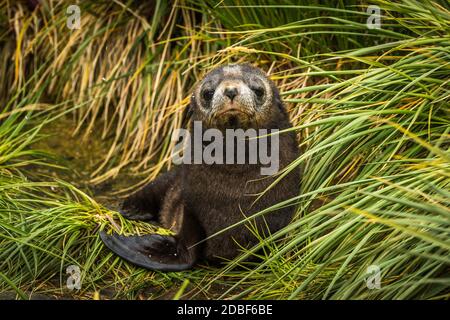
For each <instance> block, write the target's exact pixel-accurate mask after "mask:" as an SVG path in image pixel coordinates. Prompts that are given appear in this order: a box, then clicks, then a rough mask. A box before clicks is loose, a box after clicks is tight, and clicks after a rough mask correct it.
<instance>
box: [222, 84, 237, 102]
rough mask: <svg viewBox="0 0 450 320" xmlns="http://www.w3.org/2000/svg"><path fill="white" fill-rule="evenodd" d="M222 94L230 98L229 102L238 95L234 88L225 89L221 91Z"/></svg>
mask: <svg viewBox="0 0 450 320" xmlns="http://www.w3.org/2000/svg"><path fill="white" fill-rule="evenodd" d="M223 94H224V95H226V96H227V97H228V98H230V100H231V101H233V99H234V97H236V96H237V94H238V90H237V88H235V87H227V88H225V90H224V91H223Z"/></svg>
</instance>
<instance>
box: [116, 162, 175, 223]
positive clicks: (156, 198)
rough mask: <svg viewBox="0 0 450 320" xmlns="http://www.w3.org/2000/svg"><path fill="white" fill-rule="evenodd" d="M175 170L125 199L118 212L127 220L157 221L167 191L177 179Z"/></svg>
mask: <svg viewBox="0 0 450 320" xmlns="http://www.w3.org/2000/svg"><path fill="white" fill-rule="evenodd" d="M177 172H178V170H177V169H173V170H171V171H168V172H166V173H164V174H161V175H159V176H158V177H157V178H156V179H155V180H153V181H152V182H150V183H149V184H148V185H146V186H145V187H144V188H143V189H142V190H140V191H138V192H136V193H134V194H132V195H131V196H129V197H128V198H126V199H125V200H124V201H123V202H122V204H121V205H120V209H119V212H120V214H122V216H124V217H125V218H127V219H130V220H140V221H157V220H158V219H159V217H158V215H159V212H160V210H161V206H162V202H163V200H164V198H165V196H166V192H167V190H168V189H169V188H170V186H172V185H173V184H174V183H175V181H176V179H177V174H178V173H177Z"/></svg>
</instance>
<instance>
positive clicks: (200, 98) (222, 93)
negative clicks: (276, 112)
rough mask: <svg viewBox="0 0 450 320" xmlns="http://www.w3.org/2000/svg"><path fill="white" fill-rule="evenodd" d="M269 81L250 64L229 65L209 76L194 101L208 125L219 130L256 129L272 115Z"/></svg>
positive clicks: (217, 69)
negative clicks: (264, 119) (263, 119)
mask: <svg viewBox="0 0 450 320" xmlns="http://www.w3.org/2000/svg"><path fill="white" fill-rule="evenodd" d="M273 94H274V92H273V88H272V85H271V83H270V80H269V79H268V78H267V77H266V75H265V74H264V73H263V72H262V71H261V70H259V69H257V68H254V67H252V66H250V65H226V66H222V67H219V68H216V69H214V70H213V71H211V72H210V73H208V74H207V75H206V76H205V78H204V79H203V81H202V82H201V83H200V84H199V85H198V86H197V88H196V90H195V92H194V94H193V98H194V99H195V102H196V103H195V105H196V109H197V110H196V111H197V112H199V113H201V118H202V119H203V120H206V122H207V123H206V124H207V125H209V126H212V127H217V128H246V127H255V126H257V125H258V123H259V122H260V121H261V119H262V117H263V116H264V114H267V113H269V112H270V108H271V106H272V100H273Z"/></svg>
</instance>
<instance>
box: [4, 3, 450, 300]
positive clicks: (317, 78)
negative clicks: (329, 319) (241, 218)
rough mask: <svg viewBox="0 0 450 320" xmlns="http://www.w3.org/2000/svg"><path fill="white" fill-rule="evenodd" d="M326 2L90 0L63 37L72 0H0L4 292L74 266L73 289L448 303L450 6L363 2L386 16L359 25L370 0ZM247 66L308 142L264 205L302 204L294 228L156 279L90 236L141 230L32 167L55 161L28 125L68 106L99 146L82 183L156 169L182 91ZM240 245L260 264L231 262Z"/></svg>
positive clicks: (56, 286)
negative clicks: (215, 71)
mask: <svg viewBox="0 0 450 320" xmlns="http://www.w3.org/2000/svg"><path fill="white" fill-rule="evenodd" d="M321 3H322V2H321ZM321 3H319V1H317V3H316V2H311V3H310V4H309V5H303V6H301V5H297V4H296V3H295V2H292V3H291V2H290V1H286V2H283V4H281V5H280V4H279V3H278V2H275V1H265V2H264V4H261V3H259V4H258V5H256V2H255V3H254V4H253V2H246V5H243V4H242V3H241V2H238V1H222V2H220V3H219V4H217V3H216V2H213V1H206V2H204V3H202V4H197V3H196V2H194V1H174V2H173V3H172V4H171V5H168V4H166V2H164V1H161V2H159V1H156V2H154V3H153V4H140V3H139V2H137V1H130V2H121V1H113V2H109V1H108V2H106V1H105V2H102V1H100V2H97V1H95V2H94V1H84V2H83V3H82V4H80V6H81V11H82V20H81V21H82V27H81V29H79V30H73V31H69V30H68V29H67V27H66V25H65V23H66V20H65V8H66V6H67V2H66V1H50V2H48V5H47V6H43V7H40V8H38V9H37V10H35V11H34V12H30V11H29V10H28V9H27V8H26V7H25V6H24V5H23V4H21V3H20V2H19V3H14V4H12V3H11V2H9V1H4V0H3V1H0V24H1V26H2V30H5V32H4V33H3V34H2V35H0V51H1V56H0V57H1V59H2V61H3V62H4V63H3V62H2V65H3V66H5V67H4V68H2V69H1V71H0V102H1V103H2V106H4V107H3V108H2V110H1V113H0V137H1V140H0V172H1V183H0V203H1V205H0V230H1V232H0V242H1V243H0V245H1V247H2V248H5V249H4V250H2V251H1V253H0V276H1V278H2V279H3V280H4V282H3V283H2V285H1V286H0V291H8V290H14V291H15V292H16V293H17V297H20V298H27V297H29V295H30V293H33V292H52V293H55V292H58V294H65V293H67V290H66V289H64V288H65V287H64V281H65V279H66V275H65V273H64V271H65V268H66V267H67V265H69V264H72V263H73V264H77V265H80V266H81V269H82V272H83V288H82V290H81V291H80V292H77V295H78V296H79V297H83V298H90V297H93V294H92V293H93V292H96V291H101V293H102V296H105V295H106V296H108V295H107V294H106V293H105V292H108V290H111V291H112V293H110V294H109V296H116V297H126V298H136V297H147V298H148V297H150V298H152V297H156V296H159V295H161V294H164V293H165V294H166V297H175V298H177V299H178V298H180V297H193V298H195V297H221V298H246V299H267V298H272V299H282V298H290V299H366V298H369V299H411V298H423V299H439V298H448V297H449V292H450V291H449V285H450V278H449V263H450V261H449V258H448V256H449V249H450V242H449V233H450V226H449V224H450V219H449V218H450V209H449V207H450V206H449V199H450V198H449V191H448V190H449V184H450V179H449V172H450V171H449V158H450V154H449V150H448V148H449V131H450V126H449V120H450V119H449V114H450V113H449V93H450V87H449V74H450V72H449V71H450V50H449V48H450V36H449V34H450V33H449V30H450V25H449V21H450V10H449V7H448V4H447V3H446V2H445V1H427V2H422V1H415V0H403V1H397V2H391V1H383V0H381V1H375V2H374V3H372V2H371V3H370V4H377V5H379V6H380V7H381V10H382V28H381V29H371V30H369V29H367V26H366V24H365V21H366V19H367V14H366V11H365V9H366V7H367V3H364V2H360V1H350V2H346V4H345V6H344V5H343V4H342V3H341V2H339V3H336V2H332V1H329V2H327V5H323V4H321ZM243 61H246V62H251V63H253V64H255V65H257V66H259V67H261V68H263V69H265V70H266V71H267V72H268V73H269V74H270V76H271V77H272V79H273V80H274V81H275V82H276V83H277V85H278V86H279V87H280V89H281V91H282V95H283V98H284V100H285V102H286V104H287V107H288V111H289V114H290V115H291V119H292V121H293V123H294V125H295V127H294V129H293V130H295V132H296V133H297V134H298V137H299V141H300V146H301V147H302V150H303V153H302V155H301V156H300V157H299V158H298V159H297V160H296V161H295V162H294V163H292V165H291V166H290V167H289V168H288V169H287V170H292V169H294V168H298V167H301V168H302V171H303V179H302V191H301V193H300V194H299V196H298V197H296V198H293V199H290V200H289V201H286V202H285V203H280V204H277V205H275V206H274V207H273V208H268V209H266V210H264V211H263V212H261V213H259V214H266V213H268V212H270V211H271V210H273V209H275V208H277V207H279V206H285V205H297V206H298V208H299V209H298V212H297V217H296V219H295V220H294V221H293V222H292V223H291V224H290V225H289V226H288V227H286V228H285V229H283V230H281V231H279V232H278V233H276V234H273V235H271V236H270V237H269V238H266V239H261V245H260V246H258V247H257V248H254V249H253V250H250V251H247V252H244V253H243V255H242V256H241V257H239V258H237V259H235V260H234V261H231V262H229V263H228V264H227V265H225V266H224V267H223V268H218V269H217V268H212V267H207V266H205V267H204V268H199V269H197V270H193V271H189V272H183V273H169V274H160V273H152V272H146V271H143V270H139V269H136V268H134V267H132V266H130V265H128V264H127V263H125V262H123V261H121V260H120V259H118V258H116V257H113V256H112V255H111V254H109V252H108V251H107V250H103V248H102V246H101V243H100V241H99V239H98V237H97V231H98V230H99V229H102V228H119V229H120V228H122V229H123V232H153V231H155V229H154V228H153V227H151V226H149V225H145V224H137V223H131V222H128V221H124V220H123V219H121V218H120V217H119V216H118V215H117V214H116V213H115V212H113V211H110V210H107V209H106V208H104V207H103V206H101V205H99V204H98V203H97V202H96V201H95V200H94V199H93V197H92V195H90V193H89V192H88V191H81V190H79V189H77V188H76V187H74V186H73V185H71V184H70V183H69V182H62V181H60V180H55V179H54V178H49V177H45V176H39V175H36V174H33V172H31V171H30V169H29V168H30V166H43V165H49V164H53V165H55V164H54V162H52V160H51V159H50V158H49V156H48V155H46V154H44V153H42V152H39V151H36V150H32V149H31V148H29V146H30V144H31V143H32V142H33V141H35V140H36V139H38V138H39V129H40V127H41V126H42V125H45V122H44V124H42V123H40V121H44V120H43V119H48V117H49V114H52V115H54V114H55V113H56V114H61V113H66V114H69V115H71V116H73V118H74V121H76V123H77V125H78V127H77V130H76V132H75V133H74V134H76V135H78V136H79V137H80V139H85V141H87V142H88V141H89V139H90V138H91V137H92V136H93V134H92V131H93V130H95V131H97V133H98V131H100V132H101V136H102V138H103V139H104V140H103V141H104V143H105V145H106V146H107V150H108V152H106V153H105V154H101V155H99V157H98V166H97V169H96V170H94V171H93V172H92V173H91V176H90V183H91V184H101V183H105V182H108V181H111V180H113V179H115V178H117V177H118V176H119V177H120V176H121V175H122V174H124V173H127V174H135V175H138V176H142V177H143V179H142V183H144V182H145V181H148V180H150V179H152V178H153V177H154V176H156V175H157V174H158V173H159V172H160V171H161V170H164V169H165V168H166V167H168V166H170V151H171V148H172V145H171V142H170V133H171V131H172V130H173V129H174V128H178V127H180V126H183V125H185V122H186V120H185V119H184V118H183V116H184V114H183V111H184V109H185V107H186V105H187V103H188V97H189V93H190V92H189V89H190V88H191V86H192V85H193V84H194V83H195V82H196V81H197V80H198V79H199V78H201V76H202V74H203V73H204V72H205V71H206V70H208V69H209V68H211V67H213V66H215V65H218V64H222V63H226V62H243ZM25 115H27V116H25ZM53 121H58V119H57V118H56V119H53ZM285 173H286V172H281V173H280V175H279V178H280V179H282V178H283V175H284V174H285ZM132 187H133V188H134V187H136V186H130V189H131V188H132ZM125 191H127V190H125ZM158 232H163V231H162V230H158ZM262 247H264V248H263V249H264V250H263V251H261V250H259V249H260V248H262ZM252 254H257V255H261V258H262V262H260V263H256V264H250V263H243V262H242V261H243V260H244V258H245V257H246V256H248V255H252ZM371 265H376V266H378V267H379V268H380V270H381V288H380V289H375V290H369V289H368V288H367V285H366V280H367V278H368V273H367V269H368V267H369V266H371ZM55 277H56V278H58V277H59V278H60V281H59V283H55ZM175 284H176V285H177V286H178V285H180V286H181V288H178V287H177V286H175V287H174V285H175ZM145 288H157V289H154V290H153V291H148V289H147V291H145V290H146V289H145ZM65 290H66V291H65Z"/></svg>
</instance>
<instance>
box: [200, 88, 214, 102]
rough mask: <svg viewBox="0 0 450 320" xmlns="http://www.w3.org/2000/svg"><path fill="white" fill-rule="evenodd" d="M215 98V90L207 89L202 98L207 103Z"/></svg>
mask: <svg viewBox="0 0 450 320" xmlns="http://www.w3.org/2000/svg"><path fill="white" fill-rule="evenodd" d="M213 96H214V90H212V89H205V90H203V91H202V98H203V99H205V101H211V100H212V98H213Z"/></svg>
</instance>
